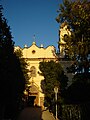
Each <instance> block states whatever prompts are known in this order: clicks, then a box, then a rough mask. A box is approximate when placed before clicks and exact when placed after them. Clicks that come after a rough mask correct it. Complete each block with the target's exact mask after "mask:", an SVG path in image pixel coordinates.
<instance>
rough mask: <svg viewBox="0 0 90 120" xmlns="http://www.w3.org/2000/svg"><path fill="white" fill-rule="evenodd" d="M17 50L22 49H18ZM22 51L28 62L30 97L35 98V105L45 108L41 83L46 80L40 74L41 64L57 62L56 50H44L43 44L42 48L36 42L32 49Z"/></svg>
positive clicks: (49, 47)
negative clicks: (51, 61)
mask: <svg viewBox="0 0 90 120" xmlns="http://www.w3.org/2000/svg"><path fill="white" fill-rule="evenodd" d="M15 49H21V48H20V47H16V48H15ZM21 50H22V53H23V58H25V59H26V60H27V63H28V69H29V73H28V75H29V76H30V80H29V95H28V97H33V98H34V105H37V106H41V107H44V94H43V91H42V89H41V81H42V80H43V79H44V78H43V76H41V75H40V74H39V72H40V70H39V63H40V62H42V61H50V60H53V61H57V55H56V49H55V47H54V46H48V47H47V48H44V47H43V45H42V44H41V46H40V47H38V46H37V45H36V43H35V42H33V43H32V45H31V46H30V47H27V46H26V45H25V47H24V48H23V49H21Z"/></svg>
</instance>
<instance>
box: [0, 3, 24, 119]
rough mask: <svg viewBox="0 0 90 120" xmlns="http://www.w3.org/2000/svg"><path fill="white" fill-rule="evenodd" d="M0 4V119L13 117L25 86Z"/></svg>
mask: <svg viewBox="0 0 90 120" xmlns="http://www.w3.org/2000/svg"><path fill="white" fill-rule="evenodd" d="M2 10H3V8H2V6H1V5H0V119H8V118H11V119H13V118H14V117H16V113H17V111H18V108H19V104H20V99H21V97H22V94H23V91H24V88H25V76H24V74H23V70H22V69H23V68H22V67H21V63H20V60H19V58H18V57H17V56H16V54H15V53H14V42H13V40H12V35H11V31H10V27H9V26H8V25H7V20H6V19H5V18H4V16H3V14H2Z"/></svg>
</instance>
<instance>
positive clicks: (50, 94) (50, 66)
mask: <svg viewBox="0 0 90 120" xmlns="http://www.w3.org/2000/svg"><path fill="white" fill-rule="evenodd" d="M39 69H40V71H41V73H40V74H41V75H42V76H44V80H42V82H41V87H42V89H43V92H44V94H45V105H46V106H47V107H48V106H50V107H51V108H50V109H51V110H53V107H54V98H55V97H54V96H55V95H54V94H55V93H54V87H55V86H57V87H58V89H59V91H58V102H59V103H60V102H61V99H60V97H61V95H62V94H63V91H64V90H65V89H66V86H67V77H66V76H65V75H64V71H63V69H62V67H61V64H60V63H58V62H54V61H49V62H41V63H40V65H39ZM60 104H61V103H60Z"/></svg>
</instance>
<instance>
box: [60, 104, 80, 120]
mask: <svg viewBox="0 0 90 120" xmlns="http://www.w3.org/2000/svg"><path fill="white" fill-rule="evenodd" d="M62 120H81V112H80V106H79V105H62Z"/></svg>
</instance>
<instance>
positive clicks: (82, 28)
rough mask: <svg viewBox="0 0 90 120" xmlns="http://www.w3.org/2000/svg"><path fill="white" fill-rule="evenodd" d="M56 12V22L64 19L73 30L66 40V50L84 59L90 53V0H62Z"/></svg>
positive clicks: (73, 55)
mask: <svg viewBox="0 0 90 120" xmlns="http://www.w3.org/2000/svg"><path fill="white" fill-rule="evenodd" d="M58 13H59V15H58V17H57V18H56V20H57V22H59V23H62V22H65V21H66V22H67V23H68V25H69V26H70V27H71V29H72V31H73V32H72V35H71V36H68V38H67V41H66V45H67V49H68V52H69V53H71V51H72V54H71V55H72V57H74V58H75V57H77V55H79V58H80V59H81V58H82V59H86V58H87V56H88V54H89V53H90V1H89V0H75V1H73V0H63V4H61V5H60V8H59V10H58ZM69 55H70V54H69Z"/></svg>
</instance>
